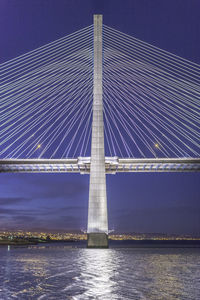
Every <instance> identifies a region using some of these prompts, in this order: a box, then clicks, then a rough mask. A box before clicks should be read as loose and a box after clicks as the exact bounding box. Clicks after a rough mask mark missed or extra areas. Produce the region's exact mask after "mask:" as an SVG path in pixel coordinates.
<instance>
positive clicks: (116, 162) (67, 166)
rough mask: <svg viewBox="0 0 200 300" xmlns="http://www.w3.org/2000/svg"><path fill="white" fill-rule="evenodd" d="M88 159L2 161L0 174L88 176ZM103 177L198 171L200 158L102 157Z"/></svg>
mask: <svg viewBox="0 0 200 300" xmlns="http://www.w3.org/2000/svg"><path fill="white" fill-rule="evenodd" d="M90 161H91V159H90V157H78V158H67V159H2V160H0V173H38V172H39V173H41V172H42V173H79V174H89V173H90ZM105 170H106V174H116V173H122V172H123V173H124V172H125V173H131V172H132V173H136V172H197V171H200V158H119V157H105Z"/></svg>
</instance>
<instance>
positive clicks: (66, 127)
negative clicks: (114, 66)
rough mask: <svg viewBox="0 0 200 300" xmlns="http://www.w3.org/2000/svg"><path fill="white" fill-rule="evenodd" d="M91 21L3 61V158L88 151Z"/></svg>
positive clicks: (0, 147)
mask: <svg viewBox="0 0 200 300" xmlns="http://www.w3.org/2000/svg"><path fill="white" fill-rule="evenodd" d="M92 47H93V26H89V27H86V28H83V29H81V30H79V31H77V32H74V33H73V34H70V35H68V36H66V37H64V38H61V39H59V40H56V41H54V42H52V43H50V44H47V45H45V46H42V47H40V48H38V49H36V50H33V51H31V52H29V53H26V54H24V55H21V56H19V57H17V58H15V59H12V60H10V61H8V62H5V63H3V64H2V65H1V74H0V82H1V86H0V157H1V158H33V157H37V158H41V157H45V158H53V157H54V158H63V157H73V156H77V155H83V156H85V155H88V153H89V141H90V136H91V122H92V90H93V82H92V80H93V73H92V72H93V60H92V52H93V51H92Z"/></svg>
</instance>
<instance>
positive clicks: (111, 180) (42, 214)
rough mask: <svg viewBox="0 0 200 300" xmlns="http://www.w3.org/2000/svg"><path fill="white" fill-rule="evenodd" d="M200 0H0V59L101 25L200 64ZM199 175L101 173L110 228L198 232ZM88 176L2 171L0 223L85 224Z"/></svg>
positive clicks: (68, 227)
mask: <svg viewBox="0 0 200 300" xmlns="http://www.w3.org/2000/svg"><path fill="white" fill-rule="evenodd" d="M199 11H200V1H199V0H190V1H189V0H163V1H160V0H130V1H128V0H120V1H119V0H99V1H96V0H90V1H89V0H0V41H1V44H0V45H1V46H0V62H1V63H2V62H5V61H7V60H9V59H11V58H14V57H16V56H18V55H21V54H23V53H26V52H28V51H30V50H33V49H35V48H37V47H39V46H42V45H45V44H46V43H49V42H51V41H54V40H56V39H58V38H61V37H63V36H66V35H68V34H70V33H72V32H74V31H76V30H78V29H80V28H83V27H85V26H88V25H90V24H92V22H93V14H103V18H104V24H106V25H108V26H110V27H113V28H115V29H117V30H120V31H122V32H124V33H127V34H130V35H132V36H134V37H136V38H139V39H141V40H143V41H145V42H148V43H150V44H153V45H155V46H158V47H160V48H162V49H165V50H167V51H170V52H172V53H174V54H177V55H179V56H181V57H184V58H187V59H189V60H191V61H193V62H196V63H198V64H200V38H199V37H200V18H199ZM199 183H200V174H199V173H171V174H170V173H169V174H167V173H164V174H162V173H159V174H156V173H154V174H148V173H146V174H139V173H138V174H133V173H132V174H120V175H115V176H114V175H108V176H107V196H108V213H109V229H114V230H115V232H137V233H140V232H145V233H148V232H151V233H174V234H200V184H199ZM88 192H89V176H87V175H85V176H83V175H78V174H56V175H55V174H1V175H0V230H3V229H28V230H65V231H79V230H80V229H83V230H86V227H87V205H88Z"/></svg>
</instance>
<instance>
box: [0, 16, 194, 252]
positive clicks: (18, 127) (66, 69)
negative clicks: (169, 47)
mask: <svg viewBox="0 0 200 300" xmlns="http://www.w3.org/2000/svg"><path fill="white" fill-rule="evenodd" d="M199 75H200V66H199V65H197V64H195V63H193V62H190V61H188V60H186V59H183V58H181V57H178V56H176V55H174V54H172V53H169V52H167V51H165V50H162V49H159V48H157V47H155V46H152V45H150V44H147V43H145V42H143V41H140V40H139V39H136V38H134V37H132V36H129V35H126V34H124V33H122V32H119V31H117V30H115V29H113V28H110V27H108V26H106V25H103V24H102V16H101V15H95V16H94V24H93V25H91V26H88V27H86V28H83V29H81V30H79V31H77V32H75V33H72V34H70V35H68V36H66V37H64V38H61V39H59V40H56V41H54V42H52V43H49V44H47V45H44V46H42V47H40V48H38V49H36V50H33V51H31V52H28V53H26V54H23V55H21V56H19V57H17V58H15V59H12V60H10V61H8V62H5V63H3V64H1V74H0V80H1V86H0V107H1V112H0V172H43V173H45V172H54V173H57V172H62V173H66V172H69V173H80V174H90V192H89V209H88V230H87V231H88V246H89V247H102V246H105V247H106V246H107V245H108V240H107V234H108V218H107V196H106V174H116V173H118V172H188V171H192V172H194V171H200V158H199V154H200V151H199V148H200V143H199V137H200V130H199V128H200V114H199V112H200V105H199V95H200V86H199V83H200V76H199Z"/></svg>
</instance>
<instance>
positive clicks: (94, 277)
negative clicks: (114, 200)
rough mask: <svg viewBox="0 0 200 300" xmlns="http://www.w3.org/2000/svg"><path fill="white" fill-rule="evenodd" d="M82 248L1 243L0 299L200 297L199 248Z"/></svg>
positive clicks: (195, 299) (194, 299) (168, 299)
mask: <svg viewBox="0 0 200 300" xmlns="http://www.w3.org/2000/svg"><path fill="white" fill-rule="evenodd" d="M84 246H85V245H83V244H80V245H79V244H76V243H71V244H49V245H47V244H46V245H45V246H44V245H37V246H28V247H10V249H8V247H5V246H4V247H0V299H1V300H4V299H5V300H6V299H20V300H22V299H25V300H29V299H47V300H50V299H59V300H62V299H74V300H75V299H77V300H78V299H83V300H87V299H100V300H104V299H105V300H110V299H123V300H125V299H135V300H137V299H147V300H173V299H176V300H177V299H180V300H184V299H185V300H190V299H191V300H199V299H200V249H197V248H196V249H195V248H191V249H186V248H132V247H126V248H123V246H121V247H118V246H116V245H115V246H111V248H109V249H86V248H84Z"/></svg>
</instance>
